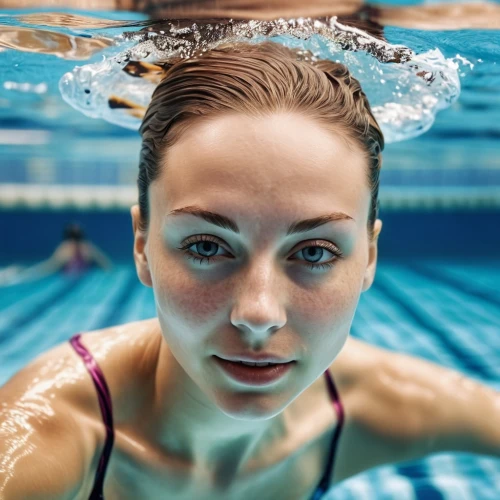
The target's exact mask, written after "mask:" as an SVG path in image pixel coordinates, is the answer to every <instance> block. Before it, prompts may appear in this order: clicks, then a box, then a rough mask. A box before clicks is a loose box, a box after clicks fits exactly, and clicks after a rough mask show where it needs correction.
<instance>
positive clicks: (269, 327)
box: [132, 113, 381, 418]
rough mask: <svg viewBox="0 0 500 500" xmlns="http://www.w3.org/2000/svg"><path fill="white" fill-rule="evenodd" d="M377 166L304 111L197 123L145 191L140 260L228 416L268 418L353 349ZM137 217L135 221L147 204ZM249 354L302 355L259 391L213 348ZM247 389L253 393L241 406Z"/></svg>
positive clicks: (368, 265) (371, 263) (192, 362)
mask: <svg viewBox="0 0 500 500" xmlns="http://www.w3.org/2000/svg"><path fill="white" fill-rule="evenodd" d="M367 168H368V166H367V160H366V159H365V158H364V156H363V155H362V153H361V150H358V149H357V147H356V146H354V145H352V146H348V145H347V144H346V142H345V141H344V140H343V138H342V136H340V135H339V134H337V133H334V132H332V131H329V130H328V129H326V128H325V127H323V126H322V125H321V124H319V123H317V122H316V121H314V120H313V119H311V118H307V117H304V116H302V115H300V114H294V113H288V114H274V115H271V116H266V117H261V118H252V117H248V116H244V115H238V114H234V115H221V116H218V117H216V118H213V119H211V120H209V121H198V122H194V123H192V124H191V125H190V126H188V128H187V130H186V131H184V132H182V135H181V136H180V138H179V140H178V141H177V142H176V143H175V144H174V145H173V146H172V147H171V148H170V149H169V150H168V152H167V154H166V157H165V163H164V165H162V172H161V175H160V176H159V178H158V179H157V180H155V181H154V182H153V183H152V184H151V186H150V189H149V197H150V222H149V229H148V234H147V237H146V239H145V241H143V244H144V247H142V245H141V244H140V242H139V243H138V241H139V240H140V238H141V237H140V235H138V232H137V231H136V245H135V252H136V256H135V257H136V263H137V266H138V272H139V276H140V278H141V281H142V282H143V283H144V284H146V285H149V286H152V287H153V289H154V294H155V300H156V305H157V312H158V317H159V321H160V323H161V326H162V331H163V335H164V337H165V339H166V341H167V344H168V346H169V349H170V350H171V352H172V353H173V354H174V356H175V359H176V360H177V362H178V363H179V364H180V365H181V366H182V368H183V370H184V371H185V372H186V373H187V374H188V375H189V376H190V377H191V379H193V380H194V381H195V382H196V384H197V385H198V386H199V387H200V388H201V389H202V390H203V392H204V393H205V394H206V395H207V396H208V397H209V398H210V399H211V400H212V401H215V402H216V403H217V405H218V406H219V408H221V409H222V410H223V411H224V412H225V413H226V414H231V415H234V416H235V417H237V416H238V414H240V418H242V417H241V415H243V414H244V415H245V417H246V418H252V417H253V418H258V417H259V416H260V418H263V417H265V418H269V416H270V415H271V414H275V413H277V411H278V410H280V409H282V408H284V407H285V406H286V405H287V404H288V403H289V402H290V401H292V400H293V399H294V398H295V397H297V396H298V395H299V394H300V393H301V392H302V391H303V390H304V389H306V388H307V387H308V386H309V385H310V384H311V383H312V382H313V381H314V380H316V379H317V378H318V377H319V376H320V375H321V374H322V373H323V372H324V371H325V370H326V369H327V367H328V366H329V365H330V364H331V363H332V362H333V360H334V359H335V357H336V356H337V355H338V353H339V351H340V350H341V348H342V346H343V345H344V342H345V341H346V339H347V336H348V333H349V329H350V326H351V322H352V319H353V316H354V312H355V310H356V307H357V304H358V300H359V297H360V294H361V292H362V291H364V290H366V289H368V288H369V287H370V286H371V283H372V281H373V274H374V272H375V264H376V241H375V243H372V244H370V242H369V240H368V235H367V230H366V224H367V218H368V211H369V203H370V191H369V187H368V185H367V181H366V171H367ZM194 206H196V207H199V208H200V209H203V210H207V211H210V212H213V213H216V214H220V215H221V216H224V217H227V218H230V219H232V221H233V222H234V224H235V225H236V226H237V228H238V232H234V231H232V230H230V229H229V228H226V229H224V228H221V227H219V226H218V225H214V224H212V223H210V222H208V221H207V220H204V219H203V218H200V217H197V216H195V215H192V214H186V213H181V212H180V211H179V210H180V209H182V208H184V207H194ZM176 210H177V211H178V212H177V213H172V212H174V211H176ZM335 212H337V213H339V214H340V213H343V214H345V216H344V217H345V218H340V219H339V220H337V221H333V222H328V223H325V224H323V225H317V227H316V228H313V229H310V230H308V231H306V232H297V233H294V234H289V235H287V230H288V228H289V226H291V225H292V224H293V223H295V222H297V221H299V220H303V219H311V218H316V217H318V216H324V215H329V214H333V213H335ZM132 213H133V216H134V222H137V220H136V219H137V217H138V210H137V207H135V208H134V209H133V211H132ZM380 227H381V222H380V221H377V225H376V228H375V234H377V235H378V231H379V230H380ZM299 229H300V227H299ZM202 238H204V240H208V241H203V240H201V239H202ZM138 239H139V240H138ZM197 240H199V243H198V244H197ZM184 246H187V247H188V248H187V249H186V250H180V249H179V247H184ZM327 247H329V249H328V248H327ZM337 251H340V252H341V253H342V257H337V256H336V255H335V252H337ZM207 257H210V258H211V259H210V262H207ZM195 258H199V259H201V258H204V261H203V262H201V263H200V262H199V261H195V260H194V259H195ZM325 263H326V264H332V265H331V266H330V267H327V266H323V268H320V267H318V268H317V269H311V265H314V264H317V265H318V266H321V264H325ZM241 352H244V353H256V352H266V353H272V354H277V355H279V356H282V357H284V358H286V359H293V360H295V361H296V362H295V363H294V365H293V368H292V370H290V371H289V372H288V374H287V375H286V376H285V377H284V378H282V379H280V380H279V381H277V382H276V383H275V385H273V386H268V387H266V388H265V389H258V390H256V388H255V387H248V386H239V385H238V384H237V383H236V382H234V381H233V380H231V379H230V378H228V376H227V375H225V373H224V372H222V371H221V370H220V368H219V367H218V365H217V364H216V363H215V360H214V357H213V356H214V355H219V356H221V357H225V356H226V355H231V354H234V353H241ZM250 391H252V392H250ZM242 392H245V393H247V394H248V393H251V394H252V395H253V397H254V398H255V399H253V400H250V399H248V398H247V399H245V403H244V404H243V403H242V401H241V400H238V401H236V399H235V397H236V395H237V394H238V393H239V394H241V393H242ZM270 395H272V397H270ZM245 405H246V406H245Z"/></svg>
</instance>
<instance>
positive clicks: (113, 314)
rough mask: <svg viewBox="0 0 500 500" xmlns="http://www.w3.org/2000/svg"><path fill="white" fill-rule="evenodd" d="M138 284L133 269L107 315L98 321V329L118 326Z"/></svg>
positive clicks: (134, 294)
mask: <svg viewBox="0 0 500 500" xmlns="http://www.w3.org/2000/svg"><path fill="white" fill-rule="evenodd" d="M138 284H140V281H139V278H138V277H137V274H136V271H135V268H134V269H133V270H131V271H130V273H129V276H128V278H127V281H126V283H125V285H124V286H123V289H122V290H121V291H120V292H119V294H118V296H117V297H116V299H115V301H114V304H113V306H112V308H111V309H110V311H109V314H107V315H106V316H105V317H104V318H102V320H101V321H100V326H99V327H98V329H101V328H107V327H110V326H114V325H118V324H120V320H121V318H122V317H123V316H124V314H125V312H126V309H127V305H128V304H129V303H130V302H131V300H132V298H134V297H135V296H136V292H137V285H138Z"/></svg>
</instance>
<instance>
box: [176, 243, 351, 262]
mask: <svg viewBox="0 0 500 500" xmlns="http://www.w3.org/2000/svg"><path fill="white" fill-rule="evenodd" d="M218 242H219V240H218V239H216V238H214V237H211V236H205V235H202V236H198V237H193V238H190V239H188V240H187V241H186V243H185V245H183V246H182V247H179V248H178V249H179V250H183V251H184V252H185V253H186V254H187V255H188V257H189V258H191V259H193V260H195V261H198V262H200V264H201V263H203V262H204V261H206V262H207V263H209V262H210V261H211V260H212V259H213V258H215V257H217V255H216V254H217V251H216V252H215V254H213V255H209V256H207V255H203V253H211V250H212V251H213V245H215V246H216V247H220V248H222V247H221V246H220V244H219V243H218ZM195 245H196V253H195V252H193V251H192V250H189V247H192V246H195ZM211 247H212V248H211ZM305 250H306V252H305V254H306V255H308V256H309V257H311V258H315V257H316V256H318V254H319V259H321V257H322V256H323V255H321V254H323V253H324V252H323V251H324V250H327V251H329V252H330V253H332V254H333V255H335V259H333V260H330V261H327V262H322V263H318V261H315V262H307V263H308V264H310V268H311V269H319V268H325V267H327V268H329V267H332V266H333V265H334V263H335V262H336V261H337V260H338V259H340V258H342V256H343V254H342V252H341V250H340V249H339V248H338V247H337V246H335V245H334V244H333V243H329V242H326V241H323V240H318V241H311V242H309V244H308V245H307V246H304V247H302V248H301V249H300V250H298V251H297V252H295V253H296V254H297V253H300V252H304V251H305ZM200 253H201V256H200Z"/></svg>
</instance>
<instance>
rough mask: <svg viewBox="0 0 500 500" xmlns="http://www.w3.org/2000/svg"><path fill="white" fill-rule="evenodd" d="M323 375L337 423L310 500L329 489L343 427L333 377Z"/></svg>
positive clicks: (341, 407)
mask: <svg viewBox="0 0 500 500" xmlns="http://www.w3.org/2000/svg"><path fill="white" fill-rule="evenodd" d="M324 375H325V378H326V384H327V387H328V392H329V393H330V399H331V400H332V403H333V407H334V409H335V411H336V413H337V418H338V423H337V426H336V428H335V432H334V433H333V436H332V441H331V444H330V450H329V452H328V460H327V463H326V467H325V472H324V474H323V477H322V478H321V481H320V482H319V485H318V487H317V488H316V491H315V492H314V495H313V497H312V498H311V500H319V499H320V498H321V497H322V496H323V495H324V494H325V492H326V491H327V490H328V488H330V482H331V477H330V475H331V471H332V469H333V464H334V462H335V453H336V452H337V444H338V441H339V437H340V433H341V431H342V426H343V425H344V408H343V406H342V402H341V401H340V397H339V393H338V391H337V387H336V386H335V382H334V381H333V377H332V376H331V375H330V372H329V371H328V370H326V371H325V373H324Z"/></svg>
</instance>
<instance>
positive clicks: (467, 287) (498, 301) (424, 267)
mask: <svg viewBox="0 0 500 500" xmlns="http://www.w3.org/2000/svg"><path fill="white" fill-rule="evenodd" d="M405 267H407V268H408V269H411V270H412V271H414V272H415V273H416V274H420V275H421V276H425V277H426V278H429V279H431V280H432V281H440V282H441V283H444V284H445V285H447V286H449V287H450V288H453V289H458V290H460V291H461V292H463V293H466V294H468V295H470V296H472V297H473V298H474V299H475V300H478V299H481V300H483V301H484V302H488V304H490V305H493V306H495V307H497V308H498V312H499V315H500V297H496V296H494V295H493V294H492V293H490V292H488V291H487V290H485V289H484V288H479V287H478V286H477V285H471V284H470V283H468V282H466V281H464V280H462V279H460V278H457V277H455V276H452V275H451V273H448V272H447V271H443V270H442V269H440V268H438V267H433V268H432V269H431V268H430V267H428V264H421V263H419V264H415V263H411V264H406V265H405Z"/></svg>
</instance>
